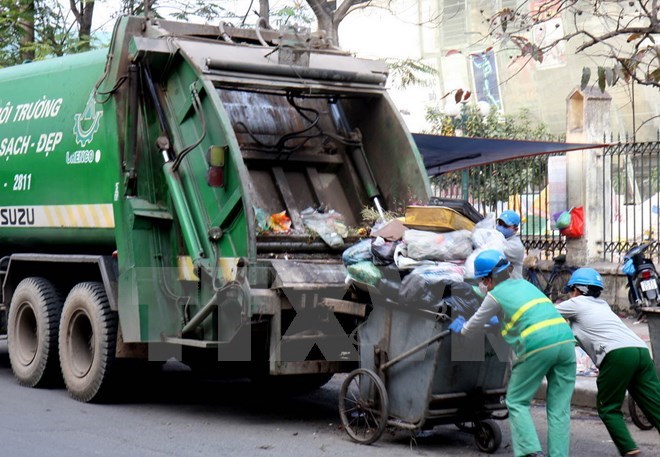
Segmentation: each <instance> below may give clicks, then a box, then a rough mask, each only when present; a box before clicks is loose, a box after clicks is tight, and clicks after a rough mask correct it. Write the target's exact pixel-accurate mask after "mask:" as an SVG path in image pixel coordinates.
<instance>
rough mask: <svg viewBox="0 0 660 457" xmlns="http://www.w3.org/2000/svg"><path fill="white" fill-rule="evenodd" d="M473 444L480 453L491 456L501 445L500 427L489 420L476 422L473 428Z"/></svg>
mask: <svg viewBox="0 0 660 457" xmlns="http://www.w3.org/2000/svg"><path fill="white" fill-rule="evenodd" d="M474 442H475V444H476V445H477V447H478V448H479V450H480V451H481V452H487V453H488V454H492V453H493V452H495V451H497V449H499V447H500V444H502V431H501V430H500V426H499V425H497V424H496V423H495V421H492V420H490V419H486V420H484V421H480V422H477V423H476V424H475V427H474Z"/></svg>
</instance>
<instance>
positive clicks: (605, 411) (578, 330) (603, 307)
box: [557, 295, 660, 455]
mask: <svg viewBox="0 0 660 457" xmlns="http://www.w3.org/2000/svg"><path fill="white" fill-rule="evenodd" d="M557 311H559V313H560V314H561V315H562V316H564V317H565V318H566V319H568V320H569V322H570V323H571V328H572V330H573V333H574V334H575V337H576V338H577V340H578V342H579V343H580V346H582V348H583V349H584V350H585V351H586V352H587V354H589V357H590V358H591V360H593V362H594V363H595V364H596V366H597V367H598V369H599V373H598V381H597V384H598V395H597V397H596V401H597V408H598V415H599V416H600V418H601V419H602V421H603V423H604V424H605V427H607V431H608V432H609V434H610V436H611V437H612V441H613V442H614V444H615V445H616V447H617V449H618V451H619V453H620V454H621V455H624V454H626V453H627V452H630V451H634V450H636V449H637V444H635V441H634V440H633V438H632V436H631V435H630V432H629V431H628V427H627V426H626V421H625V419H624V418H623V413H622V412H621V406H622V405H623V400H624V399H625V396H626V390H628V392H630V395H632V397H633V398H634V399H635V401H636V402H637V404H638V405H639V407H640V408H641V409H642V411H644V413H645V415H646V417H647V418H648V419H649V420H650V421H651V423H652V424H653V425H654V426H655V427H656V428H657V429H658V431H660V380H658V377H657V375H656V372H655V367H654V365H653V361H652V360H651V356H650V354H649V350H648V347H647V345H646V343H645V342H644V341H642V339H641V338H640V337H639V336H637V335H636V334H635V332H633V331H632V330H631V329H629V328H628V327H627V326H626V325H625V324H624V323H623V322H622V321H621V319H619V317H618V316H617V315H616V314H614V312H613V311H612V308H611V307H610V305H609V303H607V302H606V301H605V300H602V299H600V298H596V297H589V296H585V295H580V296H577V297H573V298H571V299H569V300H566V301H563V302H562V303H559V304H558V305H557Z"/></svg>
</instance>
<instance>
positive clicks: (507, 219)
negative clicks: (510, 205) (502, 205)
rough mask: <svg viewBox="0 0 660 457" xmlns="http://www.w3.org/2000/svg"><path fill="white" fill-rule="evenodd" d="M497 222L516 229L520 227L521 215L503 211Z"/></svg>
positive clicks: (508, 210)
mask: <svg viewBox="0 0 660 457" xmlns="http://www.w3.org/2000/svg"><path fill="white" fill-rule="evenodd" d="M497 220H498V221H502V222H504V223H505V224H506V225H515V226H516V227H518V226H519V225H520V215H519V214H518V213H516V212H515V211H512V210H510V209H507V210H506V211H502V214H500V217H498V218H497Z"/></svg>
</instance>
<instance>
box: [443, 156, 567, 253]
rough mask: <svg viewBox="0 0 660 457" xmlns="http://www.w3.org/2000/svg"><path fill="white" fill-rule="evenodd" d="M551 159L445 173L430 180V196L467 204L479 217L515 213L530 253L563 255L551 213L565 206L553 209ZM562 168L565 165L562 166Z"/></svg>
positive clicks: (531, 158) (485, 166) (562, 245)
mask: <svg viewBox="0 0 660 457" xmlns="http://www.w3.org/2000/svg"><path fill="white" fill-rule="evenodd" d="M553 157H557V158H560V159H561V160H563V157H564V154H555V155H544V156H535V157H529V158H524V159H515V160H510V161H505V162H498V163H492V164H486V165H481V166H478V167H472V168H469V169H466V170H459V171H455V172H450V173H445V174H443V175H440V176H437V177H434V178H433V179H432V180H431V183H432V190H433V194H434V195H436V196H438V197H442V198H459V199H463V200H467V201H469V202H470V203H471V204H472V205H473V206H474V207H475V208H476V209H477V211H479V212H480V213H481V214H486V213H489V212H495V213H496V214H499V213H501V212H502V211H503V210H506V209H513V210H515V211H518V212H519V213H520V215H521V217H522V221H523V223H522V225H521V228H520V237H521V240H522V242H523V244H524V245H525V248H526V249H527V251H528V252H529V250H530V249H538V250H539V251H540V255H541V257H543V258H548V259H550V258H552V257H555V256H557V255H559V254H562V253H565V250H566V240H565V239H564V237H562V236H561V235H560V234H559V231H558V230H556V229H555V228H554V222H553V217H552V216H553V209H554V210H555V211H562V210H565V209H566V208H565V206H566V204H565V202H564V203H563V205H562V204H560V205H559V206H557V207H556V208H553V206H555V205H553V204H552V202H551V194H550V190H549V180H548V175H549V169H551V168H552V167H551V166H550V163H551V161H555V160H557V159H553ZM563 166H565V165H563Z"/></svg>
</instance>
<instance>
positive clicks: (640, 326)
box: [536, 317, 651, 413]
mask: <svg viewBox="0 0 660 457" xmlns="http://www.w3.org/2000/svg"><path fill="white" fill-rule="evenodd" d="M621 320H622V321H623V322H624V323H625V324H626V325H627V326H628V328H630V329H631V330H632V331H634V332H635V333H636V334H637V335H638V336H639V337H640V338H641V339H642V340H643V341H645V342H646V344H647V345H648V346H649V350H651V341H650V338H649V326H648V324H646V323H635V321H634V320H633V319H630V318H626V317H623V318H621ZM596 378H597V377H596V376H580V375H578V377H577V379H576V381H575V391H574V392H573V398H572V400H571V404H572V405H573V406H575V407H581V408H593V409H596V392H597V390H598V389H597V387H596ZM545 388H546V383H545V380H544V381H543V385H542V386H541V388H540V389H539V391H538V392H537V393H536V399H537V400H545ZM623 411H624V413H627V412H628V403H627V402H624V404H623Z"/></svg>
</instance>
